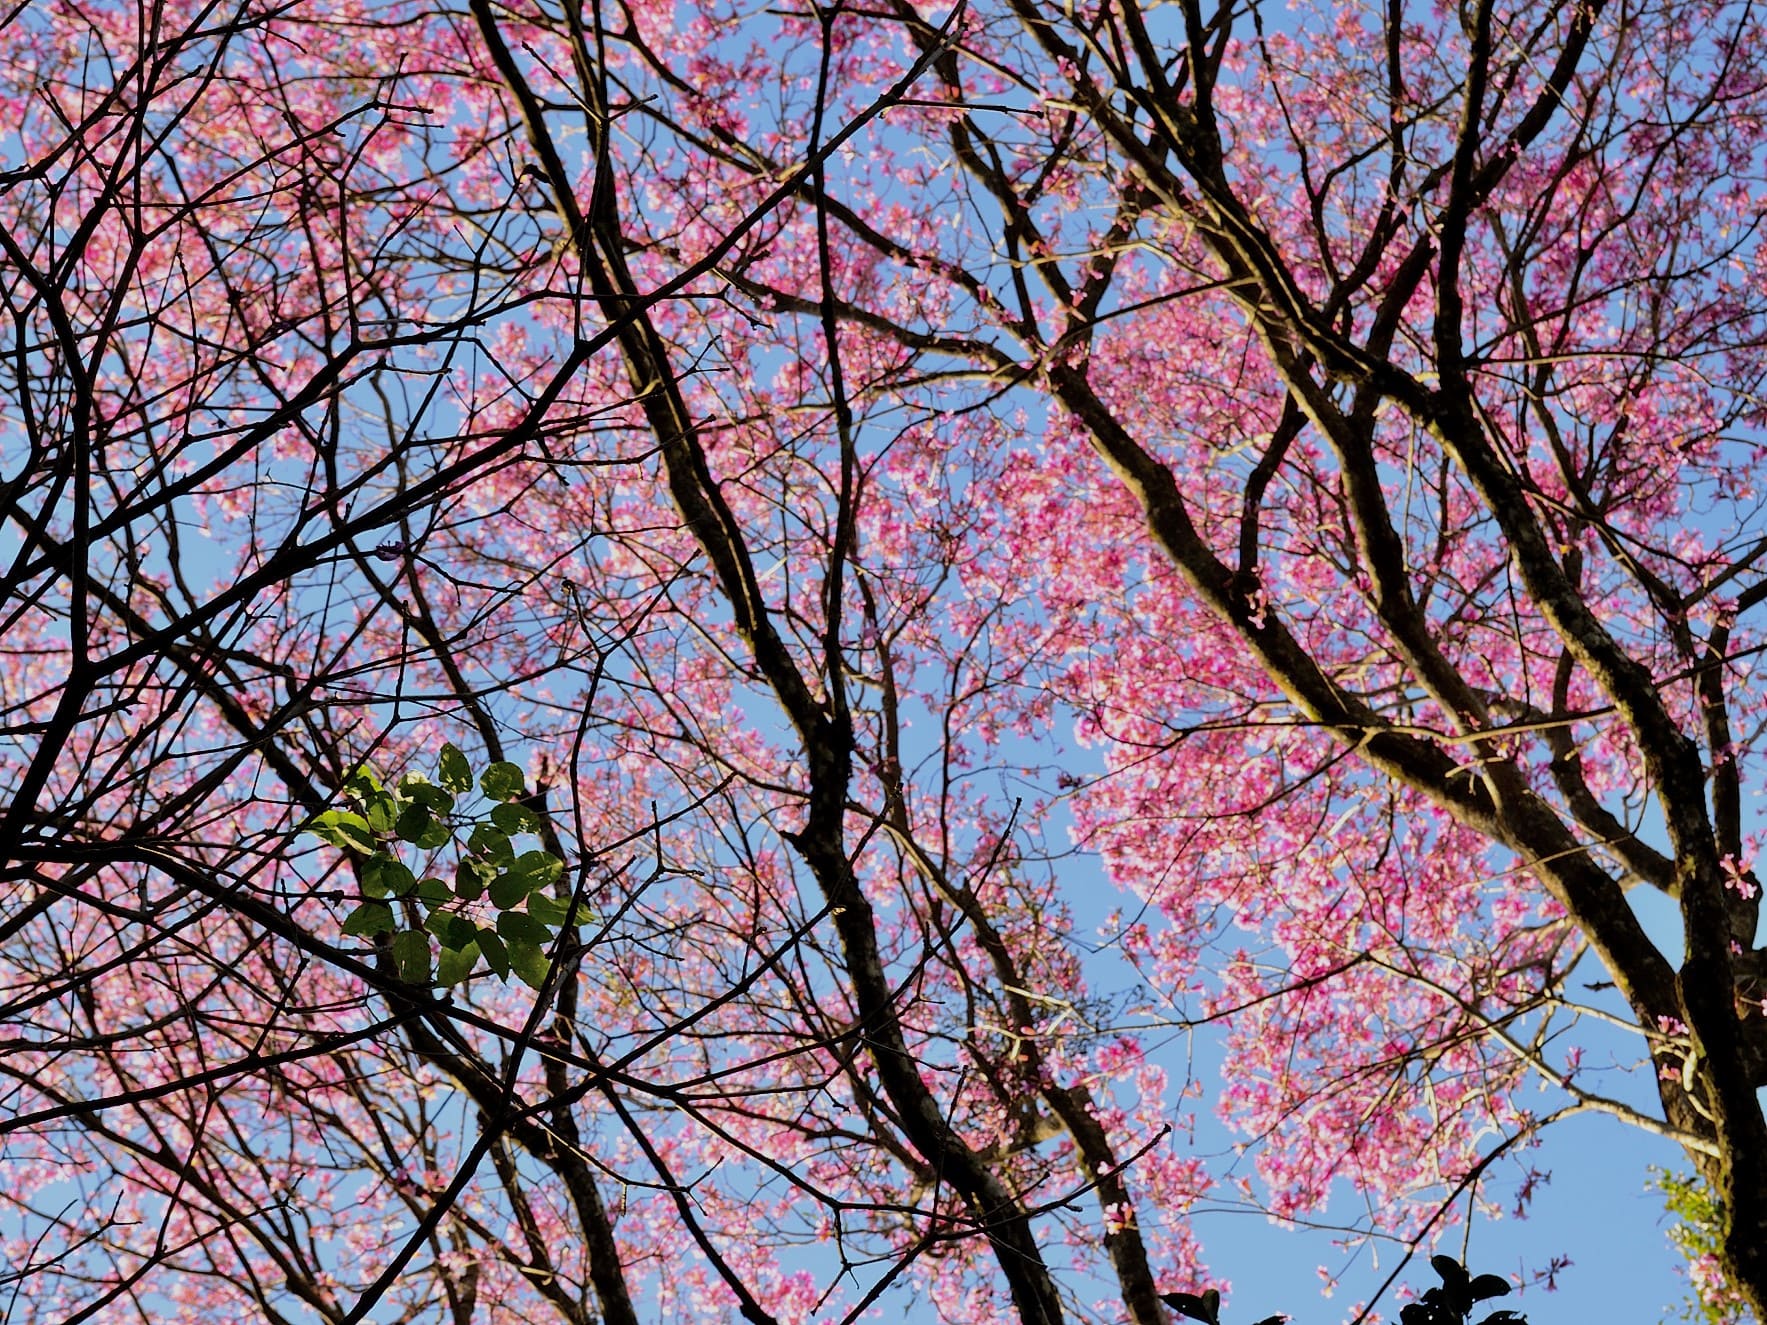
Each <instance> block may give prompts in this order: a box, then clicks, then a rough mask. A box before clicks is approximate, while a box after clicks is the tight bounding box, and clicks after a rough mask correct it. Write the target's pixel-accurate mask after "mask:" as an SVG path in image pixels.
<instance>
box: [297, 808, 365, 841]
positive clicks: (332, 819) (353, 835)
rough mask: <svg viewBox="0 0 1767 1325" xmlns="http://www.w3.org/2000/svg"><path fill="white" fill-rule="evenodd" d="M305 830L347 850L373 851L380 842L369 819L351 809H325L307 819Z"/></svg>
mask: <svg viewBox="0 0 1767 1325" xmlns="http://www.w3.org/2000/svg"><path fill="white" fill-rule="evenodd" d="M302 831H303V832H308V833H311V834H312V835H313V836H314V837H316V838H318V839H319V840H320V841H321V842H329V843H330V844H331V845H332V846H334V847H342V848H344V849H345V850H346V851H373V850H374V849H375V847H376V846H378V845H379V842H378V841H377V839H376V838H375V836H374V830H373V829H372V828H370V827H369V826H368V820H366V819H364V818H363V817H362V816H361V815H359V814H352V813H351V812H350V811H349V810H325V811H322V812H321V813H319V814H316V815H314V816H313V817H312V818H311V819H309V820H308V821H307V826H306V827H305V828H304V829H303V830H302Z"/></svg>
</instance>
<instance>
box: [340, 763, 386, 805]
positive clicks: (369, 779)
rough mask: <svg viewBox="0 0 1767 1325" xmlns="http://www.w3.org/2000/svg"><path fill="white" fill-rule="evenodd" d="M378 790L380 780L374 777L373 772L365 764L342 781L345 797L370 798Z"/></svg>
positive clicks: (379, 788)
mask: <svg viewBox="0 0 1767 1325" xmlns="http://www.w3.org/2000/svg"><path fill="white" fill-rule="evenodd" d="M379 790H381V785H380V779H379V778H377V777H375V776H374V770H373V769H372V768H369V767H368V766H367V765H366V764H365V765H363V766H362V767H361V768H358V769H357V770H356V771H355V772H354V773H352V774H350V776H349V777H347V778H345V779H344V794H345V795H349V796H355V797H358V798H362V797H368V796H372V795H374V794H375V793H376V792H377V791H379Z"/></svg>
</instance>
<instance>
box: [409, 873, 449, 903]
mask: <svg viewBox="0 0 1767 1325" xmlns="http://www.w3.org/2000/svg"><path fill="white" fill-rule="evenodd" d="M417 900H418V901H420V902H424V903H426V904H428V905H430V906H440V905H441V904H442V903H443V902H452V901H453V900H454V890H453V889H452V888H450V887H449V886H448V885H447V884H445V883H443V882H442V881H441V880H440V879H425V880H424V881H423V882H422V883H420V884H418V885H417Z"/></svg>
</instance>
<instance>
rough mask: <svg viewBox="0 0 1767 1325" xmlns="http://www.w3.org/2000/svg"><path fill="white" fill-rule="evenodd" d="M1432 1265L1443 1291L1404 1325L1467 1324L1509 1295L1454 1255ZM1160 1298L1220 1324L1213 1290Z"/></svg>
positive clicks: (1498, 1319) (1495, 1315)
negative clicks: (1487, 1304)
mask: <svg viewBox="0 0 1767 1325" xmlns="http://www.w3.org/2000/svg"><path fill="white" fill-rule="evenodd" d="M1430 1264H1431V1265H1432V1266H1434V1267H1435V1270H1436V1273H1437V1274H1438V1275H1440V1276H1441V1278H1442V1286H1441V1287H1440V1288H1432V1289H1430V1290H1429V1291H1428V1292H1427V1293H1425V1294H1424V1295H1423V1296H1422V1297H1421V1298H1419V1299H1418V1300H1417V1301H1415V1302H1407V1303H1406V1304H1405V1305H1404V1306H1403V1307H1402V1308H1400V1310H1399V1319H1400V1320H1401V1321H1402V1322H1403V1323H1404V1325H1465V1322H1466V1321H1467V1320H1468V1319H1470V1318H1471V1316H1472V1311H1473V1307H1474V1305H1475V1304H1477V1303H1479V1302H1483V1301H1485V1300H1486V1299H1487V1298H1493V1297H1503V1296H1505V1295H1506V1294H1507V1293H1508V1292H1509V1280H1507V1279H1505V1278H1503V1277H1502V1276H1501V1275H1495V1274H1481V1275H1477V1276H1474V1275H1471V1274H1468V1273H1467V1269H1466V1267H1465V1266H1464V1265H1462V1264H1461V1263H1460V1262H1459V1261H1457V1260H1455V1259H1454V1258H1453V1257H1452V1256H1432V1257H1430ZM1160 1299H1161V1301H1163V1302H1164V1303H1165V1304H1166V1305H1167V1306H1169V1307H1171V1308H1172V1310H1174V1311H1176V1312H1177V1313H1178V1314H1179V1315H1180V1316H1188V1317H1189V1318H1190V1319H1192V1320H1200V1321H1202V1322H1203V1325H1221V1294H1219V1293H1218V1292H1216V1291H1215V1290H1214V1289H1213V1288H1205V1289H1204V1290H1203V1291H1202V1292H1201V1293H1161V1294H1160ZM1287 1319H1288V1317H1286V1316H1266V1317H1265V1318H1264V1319H1263V1320H1261V1321H1259V1322H1258V1325H1282V1322H1283V1321H1285V1320H1287ZM1480 1325H1528V1322H1527V1317H1525V1316H1521V1315H1517V1314H1516V1313H1515V1312H1513V1311H1494V1312H1492V1313H1491V1314H1490V1315H1489V1316H1486V1317H1485V1319H1484V1320H1483V1321H1481V1322H1480Z"/></svg>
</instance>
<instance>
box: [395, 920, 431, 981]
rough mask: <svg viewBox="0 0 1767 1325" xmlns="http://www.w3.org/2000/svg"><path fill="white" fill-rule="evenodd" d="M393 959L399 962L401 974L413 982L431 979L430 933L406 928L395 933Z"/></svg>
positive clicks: (403, 977)
mask: <svg viewBox="0 0 1767 1325" xmlns="http://www.w3.org/2000/svg"><path fill="white" fill-rule="evenodd" d="M393 960H394V961H396V962H398V963H399V975H400V977H401V978H402V979H405V980H409V981H410V982H411V983H412V984H425V983H428V981H429V935H428V934H425V933H424V932H423V931H422V930H421V929H406V930H401V931H400V932H399V933H397V934H395V935H393Z"/></svg>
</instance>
